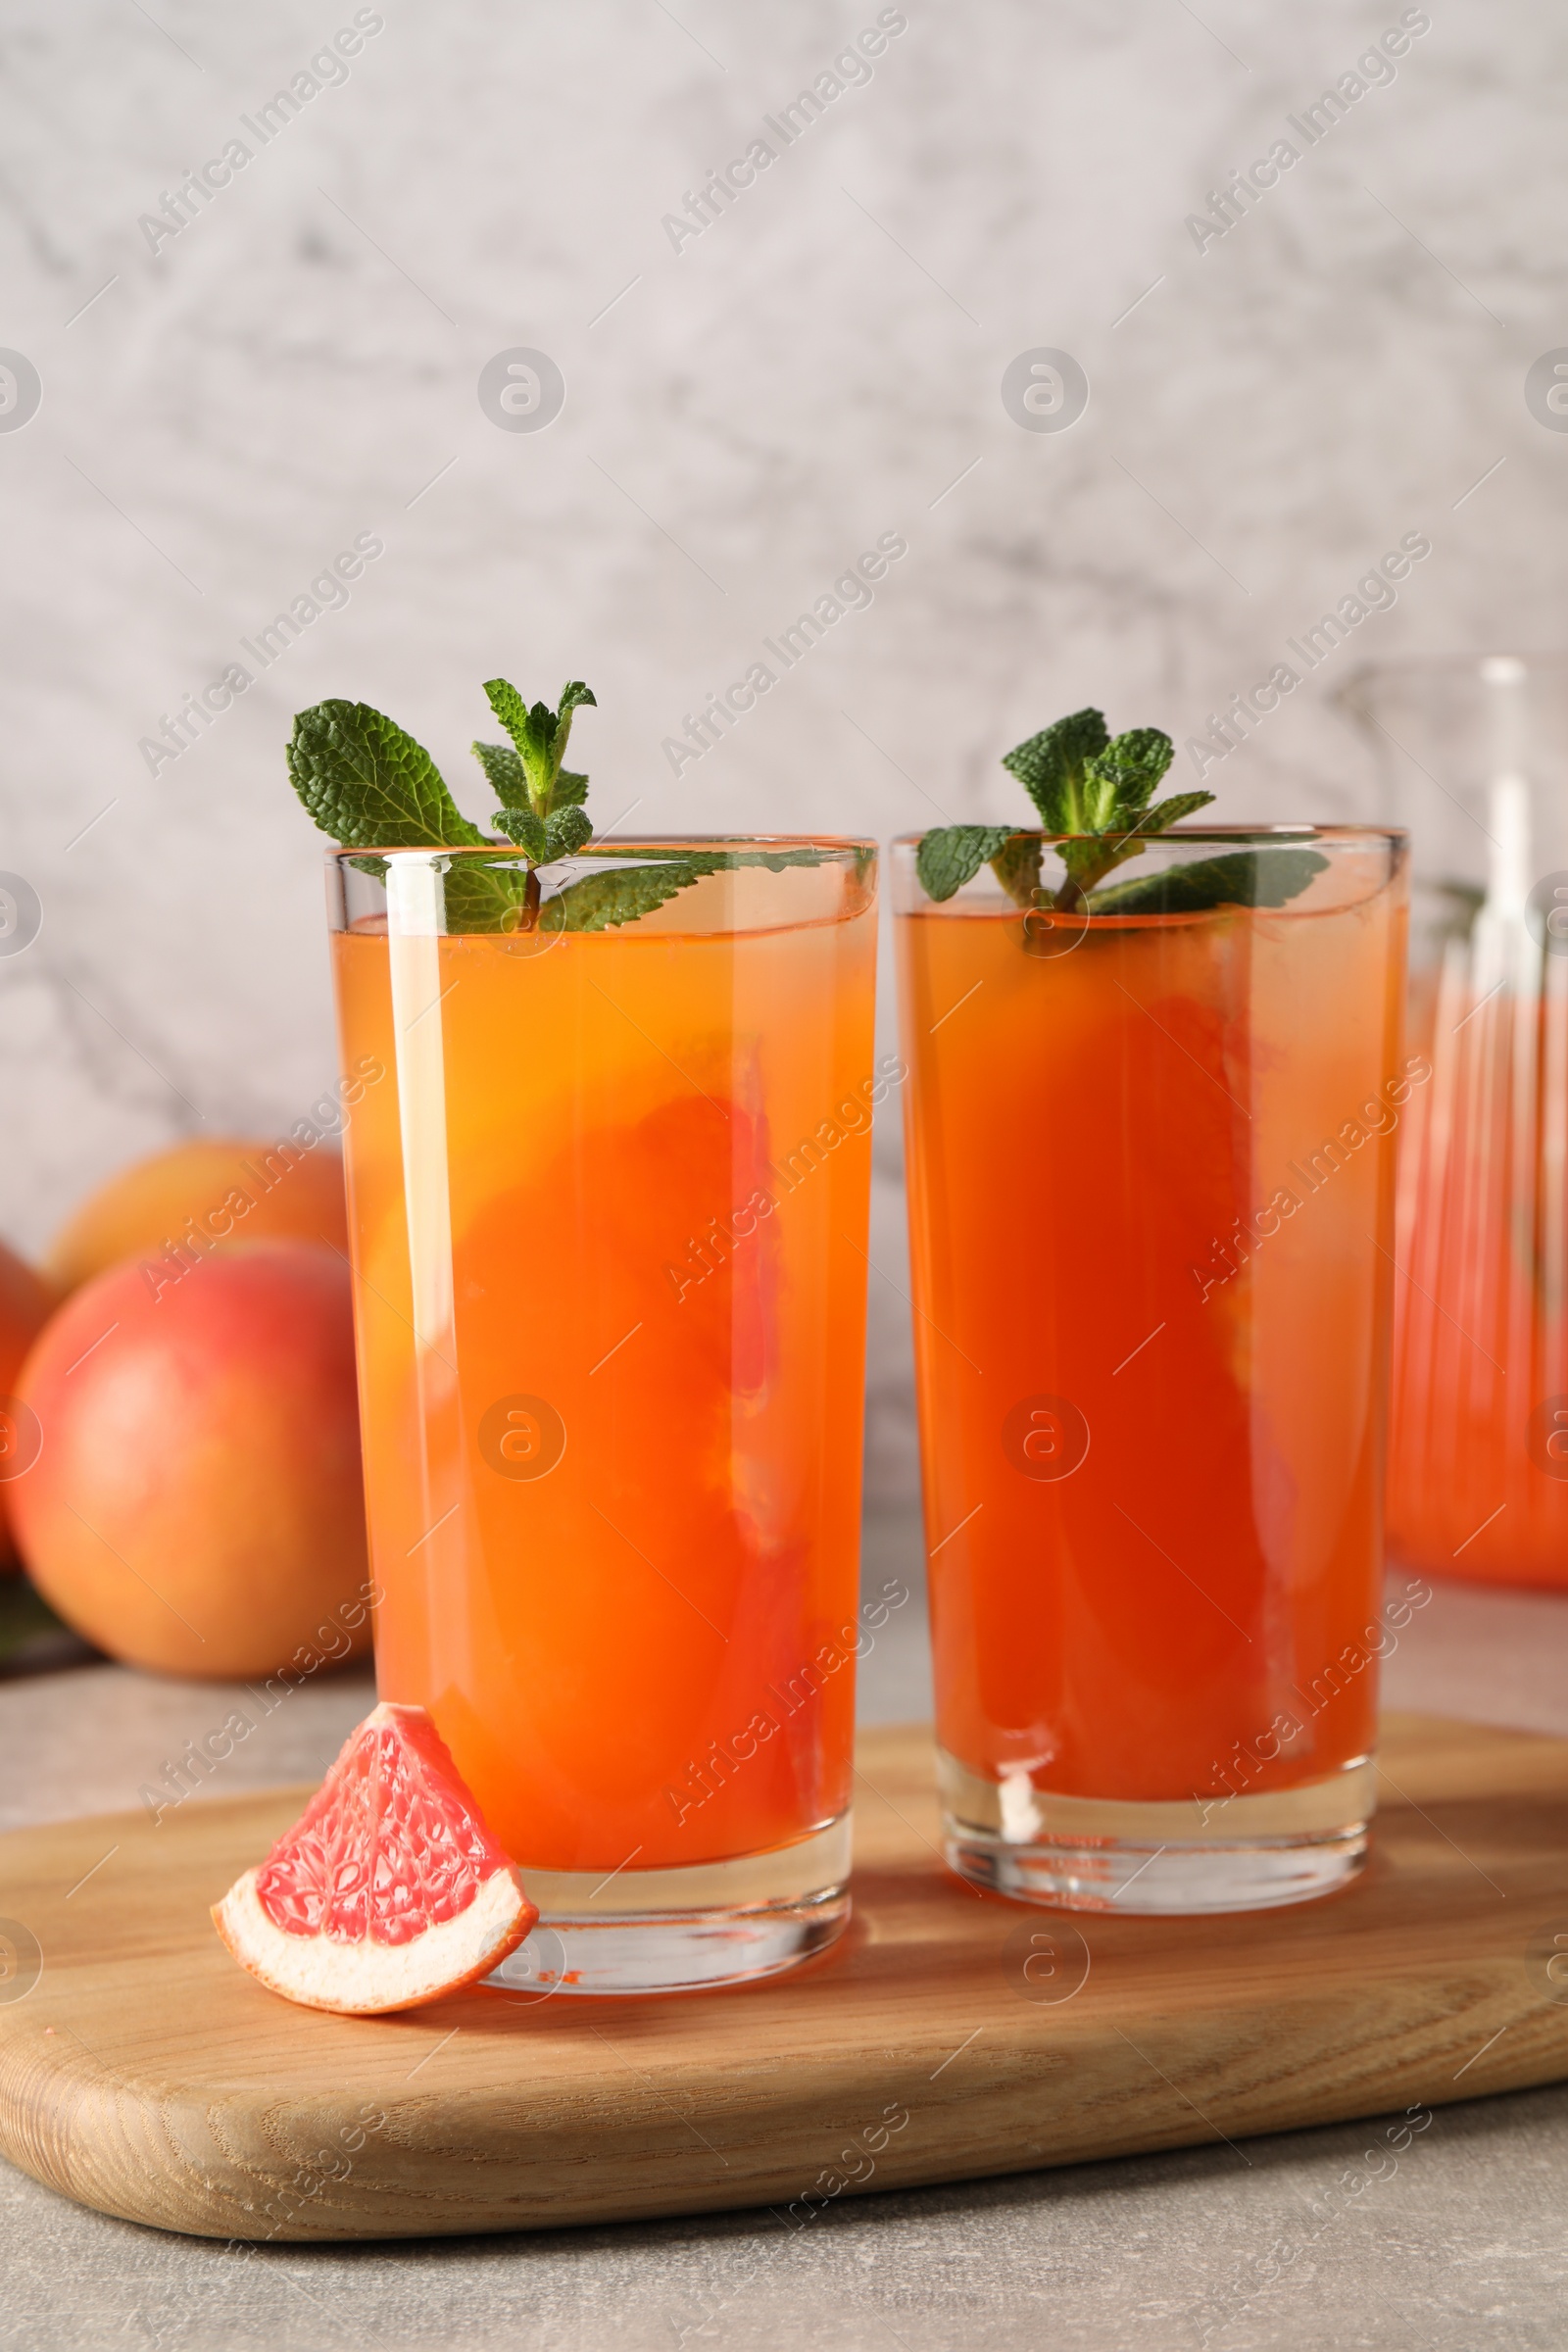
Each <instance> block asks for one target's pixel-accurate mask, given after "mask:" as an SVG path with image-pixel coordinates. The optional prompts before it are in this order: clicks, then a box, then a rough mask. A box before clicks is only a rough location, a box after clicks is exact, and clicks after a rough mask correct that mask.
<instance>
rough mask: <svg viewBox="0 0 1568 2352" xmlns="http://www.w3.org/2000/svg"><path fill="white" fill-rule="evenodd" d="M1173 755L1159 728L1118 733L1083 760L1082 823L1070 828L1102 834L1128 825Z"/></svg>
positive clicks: (1145, 804) (1141, 809)
mask: <svg viewBox="0 0 1568 2352" xmlns="http://www.w3.org/2000/svg"><path fill="white" fill-rule="evenodd" d="M1175 757H1176V746H1175V745H1174V744H1173V743H1172V741H1171V739H1170V737H1169V736H1168V735H1167V734H1165V733H1164V732H1163V731H1162V729H1160V728H1159V727H1134V728H1132V729H1131V731H1130V732H1129V733H1128V734H1126V735H1118V736H1117V737H1116V740H1115V742H1114V743H1109V744H1107V745H1106V746H1105V749H1104V750H1103V752H1097V753H1096V754H1095V755H1094V757H1093V758H1092V759H1090V760H1085V761H1084V809H1083V814H1084V822H1083V824H1082V826H1081V827H1074V828H1073V830H1074V831H1082V832H1085V833H1105V832H1109V831H1111V830H1113V829H1120V828H1122V827H1124V826H1129V827H1130V826H1131V825H1132V824H1133V823H1134V822H1135V821H1136V819H1137V818H1138V817H1140V816H1141V815H1142V814H1143V812H1144V810H1145V809H1147V808H1148V806H1149V804H1150V802H1151V800H1152V798H1153V792H1154V786H1155V785H1156V784H1157V783H1158V782H1159V779H1160V777H1161V776H1162V775H1163V774H1164V773H1165V770H1166V768H1167V767H1169V765H1170V763H1171V761H1172V760H1174V758H1175ZM1210 797H1212V796H1210Z"/></svg>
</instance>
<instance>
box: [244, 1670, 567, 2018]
mask: <svg viewBox="0 0 1568 2352" xmlns="http://www.w3.org/2000/svg"><path fill="white" fill-rule="evenodd" d="M538 1916H539V1914H538V1911H537V1910H536V1909H535V1907H534V1905H533V1904H532V1903H530V1902H529V1900H528V1898H527V1896H526V1894H525V1893H524V1892H523V1888H522V1879H521V1876H520V1874H519V1873H518V1871H517V1869H516V1867H515V1864H514V1862H513V1860H512V1858H511V1856H510V1855H509V1854H507V1853H506V1852H505V1851H504V1850H503V1849H502V1847H501V1846H499V1845H498V1844H497V1843H496V1840H495V1839H494V1838H492V1837H491V1835H490V1832H489V1831H488V1830H487V1829H486V1827H485V1825H484V1819H483V1816H482V1815H481V1813H480V1811H479V1808H478V1806H477V1804H476V1803H475V1802H474V1799H473V1797H472V1795H471V1793H470V1792H469V1790H468V1789H467V1788H466V1786H465V1784H464V1782H463V1780H462V1779H461V1777H460V1776H459V1773H458V1768H457V1766H456V1765H455V1764H454V1763H453V1761H452V1756H451V1753H450V1751H449V1750H448V1748H447V1746H446V1743H445V1741H444V1740H442V1738H441V1735H440V1734H439V1732H438V1731H437V1730H436V1728H435V1726H434V1724H433V1723H432V1722H431V1721H430V1718H429V1716H428V1715H427V1714H426V1713H425V1711H424V1709H423V1708H422V1707H401V1706H393V1705H382V1706H378V1707H376V1708H375V1709H374V1710H373V1711H372V1712H371V1713H370V1714H368V1716H367V1717H366V1719H365V1721H364V1722H363V1723H362V1724H361V1725H360V1727H359V1729H358V1731H356V1732H353V1733H351V1734H350V1736H349V1738H348V1740H346V1742H345V1743H344V1746H343V1749H342V1752H341V1754H340V1755H339V1756H338V1759H337V1762H336V1763H335V1764H334V1765H333V1766H332V1769H331V1771H330V1772H329V1773H328V1774H327V1776H326V1779H325V1780H324V1781H323V1782H322V1784H321V1786H320V1788H319V1790H318V1791H317V1793H316V1795H315V1796H314V1797H313V1798H312V1799H311V1802H310V1803H309V1804H308V1805H307V1806H306V1808H305V1811H304V1812H303V1813H302V1814H301V1815H300V1818H299V1820H298V1821H297V1822H296V1823H295V1824H294V1827H293V1828H292V1829H291V1830H285V1831H284V1833H283V1835H282V1837H281V1838H279V1839H278V1841H277V1843H276V1844H275V1845H274V1846H273V1848H272V1850H271V1852H270V1854H269V1855H268V1857H267V1860H266V1861H265V1862H264V1863H262V1865H261V1866H260V1868H259V1869H257V1870H248V1871H246V1873H245V1874H244V1876H243V1878H240V1879H236V1881H235V1882H234V1884H233V1886H232V1887H230V1888H229V1890H228V1892H227V1894H225V1895H224V1897H223V1899H222V1901H221V1903H217V1904H215V1905H214V1908H213V1920H214V1923H215V1925H216V1927H217V1929H218V1933H219V1935H220V1936H221V1937H222V1939H223V1941H224V1942H225V1943H226V1944H227V1946H228V1948H229V1950H230V1951H231V1952H232V1953H233V1955H234V1958H235V1959H236V1960H237V1961H238V1962H239V1964H240V1966H241V1967H242V1968H247V1969H249V1971H250V1973H251V1975H252V1976H253V1977H256V1978H258V1979H259V1980H260V1982H261V1983H262V1984H264V1985H268V1986H269V1987H270V1990H271V1991H273V1992H280V1993H281V1994H282V1995H283V1996H284V1998H285V1999H286V2000H290V2001H299V2002H301V2003H303V2004H304V2006H305V2007H306V2008H308V2009H333V2010H336V2011H338V2012H339V2013H340V2014H341V2015H343V2016H346V2017H371V2016H377V2015H380V2014H383V2013H384V2012H386V2011H388V2010H392V2009H413V2008H416V2007H417V2005H418V2004H419V2003H420V2002H421V2001H433V2000H436V1999H438V1998H439V1997H440V1995H441V1994H442V1993H444V1992H455V1991H456V1990H457V1989H458V1987H459V1986H460V1985H471V1984H473V1983H474V1982H475V1980H476V1979H477V1978H479V1977H483V1976H488V1974H489V1973H490V1971H491V1969H493V1968H495V1967H497V1966H498V1965H499V1963H500V1962H501V1961H503V1960H504V1959H505V1958H506V1956H507V1954H508V1953H509V1952H512V1951H515V1949H516V1947H517V1945H518V1944H519V1943H521V1941H522V1939H523V1937H524V1936H526V1935H527V1933H528V1931H529V1929H530V1928H531V1927H532V1926H533V1924H534V1921H535V1920H536V1919H537V1918H538Z"/></svg>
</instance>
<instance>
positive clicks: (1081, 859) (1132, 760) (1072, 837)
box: [915, 710, 1326, 915]
mask: <svg viewBox="0 0 1568 2352" xmlns="http://www.w3.org/2000/svg"><path fill="white" fill-rule="evenodd" d="M1174 752H1175V746H1174V745H1173V744H1172V742H1171V739H1170V737H1169V736H1168V735H1167V734H1165V733H1164V732H1163V731H1162V729H1160V728H1159V727H1133V728H1131V729H1130V730H1129V731H1128V733H1126V734H1125V735H1118V736H1116V737H1115V738H1114V739H1113V738H1112V737H1111V735H1110V734H1109V732H1108V730H1107V728H1106V726H1105V720H1104V715H1103V712H1102V711H1093V710H1089V711H1073V712H1071V713H1070V715H1069V716H1068V717H1066V718H1058V719H1057V720H1056V722H1055V724H1054V726H1050V727H1043V728H1042V729H1041V731H1040V733H1039V734H1038V735H1031V736H1030V737H1029V740H1028V741H1027V742H1026V743H1020V744H1018V745H1016V746H1015V747H1014V749H1013V750H1012V751H1010V752H1007V753H1005V754H1004V757H1003V761H1002V764H1003V766H1004V767H1005V768H1007V769H1009V770H1010V771H1011V773H1012V774H1013V775H1015V776H1016V777H1017V778H1018V780H1019V782H1020V783H1021V784H1022V785H1023V787H1024V790H1025V791H1026V792H1027V793H1028V795H1029V798H1030V799H1031V800H1032V801H1033V803H1034V805H1035V809H1036V811H1037V813H1038V815H1039V818H1040V823H1041V827H1042V830H1043V831H1044V832H1046V833H1048V834H1053V835H1055V836H1057V837H1058V839H1057V843H1056V849H1057V855H1058V856H1059V857H1060V858H1061V862H1062V864H1063V865H1064V866H1065V868H1066V880H1065V881H1064V882H1063V883H1062V884H1061V885H1060V887H1059V888H1058V889H1057V890H1056V892H1055V893H1054V897H1053V899H1052V905H1053V906H1054V907H1056V908H1057V909H1058V910H1060V911H1062V912H1067V913H1087V914H1090V915H1095V914H1133V913H1155V912H1159V913H1169V912H1176V911H1184V912H1196V911H1198V910H1201V909H1203V908H1207V907H1221V906H1241V907H1253V906H1256V907H1283V906H1285V905H1286V904H1287V903H1288V902H1289V901H1290V900H1291V899H1293V898H1295V897H1296V896H1297V895H1298V894H1299V892H1300V891H1303V890H1304V889H1305V888H1306V885H1307V883H1308V882H1309V881H1310V880H1311V878H1312V876H1313V874H1315V873H1316V872H1317V871H1318V870H1319V869H1320V868H1321V867H1322V866H1323V865H1324V864H1325V863H1326V860H1325V859H1324V858H1321V857H1319V856H1318V855H1317V853H1316V852H1315V851H1313V850H1294V851H1290V852H1286V851H1281V850H1271V851H1270V853H1269V855H1268V857H1267V858H1266V859H1265V858H1259V856H1258V855H1257V854H1256V853H1255V852H1252V851H1248V850H1242V851H1236V852H1233V853H1230V854H1228V855H1226V856H1224V857H1221V858H1203V859H1200V860H1197V861H1195V862H1194V863H1193V864H1191V865H1187V866H1178V867H1174V868H1171V869H1168V870H1167V871H1166V872H1165V873H1162V874H1159V875H1151V876H1150V877H1149V878H1148V879H1147V880H1143V881H1135V882H1132V883H1120V884H1118V885H1116V886H1115V887H1114V888H1112V889H1109V890H1105V889H1102V888H1101V887H1100V886H1101V885H1102V884H1103V882H1104V881H1105V878H1106V876H1107V875H1109V874H1112V873H1114V872H1115V870H1116V868H1117V867H1118V866H1120V865H1124V864H1125V863H1126V862H1127V860H1128V859H1129V858H1138V857H1141V856H1142V854H1143V852H1144V851H1145V850H1146V849H1147V848H1148V846H1149V844H1150V842H1151V841H1152V839H1153V838H1154V837H1155V836H1156V835H1158V834H1161V833H1164V832H1166V831H1168V830H1169V828H1170V827H1171V826H1172V825H1174V824H1178V823H1179V822H1180V821H1181V819H1182V818H1183V817H1184V816H1191V815H1193V814H1194V813H1195V812H1196V811H1197V810H1198V809H1203V808H1206V807H1207V806H1208V804H1209V802H1210V801H1212V799H1213V798H1214V795H1213V794H1212V793H1211V792H1177V793H1172V794H1171V795H1170V796H1169V798H1168V799H1166V800H1163V801H1155V799H1154V791H1155V787H1156V786H1157V785H1158V784H1159V782H1160V779H1161V778H1162V777H1163V775H1164V773H1165V771H1166V769H1167V768H1168V767H1169V765H1170V763H1171V760H1172V758H1173V756H1174ZM1062 836H1065V838H1059V837H1062ZM1042 848H1043V845H1042V843H1041V842H1040V841H1038V840H1035V839H1032V838H1031V837H1030V836H1029V835H1028V834H1026V833H1022V832H1020V831H1018V830H1017V828H1015V827H1010V826H1006V825H944V826H941V827H939V828H938V829H937V830H936V831H935V832H932V833H927V834H926V835H925V837H924V839H923V840H922V841H921V844H920V848H919V851H918V853H917V855H916V858H915V870H916V872H917V874H918V875H919V878H920V882H921V884H922V886H923V888H924V889H925V891H926V894H927V896H928V897H930V898H933V899H936V900H939V901H940V900H945V899H951V898H952V897H953V895H954V893H955V892H956V891H958V890H961V889H962V888H963V885H964V884H965V883H966V882H970V881H972V880H973V879H974V877H975V875H976V874H977V873H978V872H979V871H980V868H981V867H982V865H987V864H989V865H990V867H991V870H992V872H993V873H994V874H995V875H996V877H997V880H998V881H999V882H1000V883H1001V884H1002V887H1003V888H1004V890H1005V891H1006V893H1007V895H1008V897H1009V898H1010V899H1011V900H1012V901H1013V903H1014V905H1015V906H1017V907H1022V908H1023V909H1024V910H1025V911H1026V912H1028V911H1030V910H1032V909H1034V908H1036V907H1040V906H1041V905H1042V904H1043V894H1042V892H1041V885H1040V872H1041V852H1042ZM1265 865H1266V866H1267V873H1266V875H1265V874H1264V873H1263V871H1262V868H1263V867H1264V866H1265ZM1276 894H1281V895H1276Z"/></svg>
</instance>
